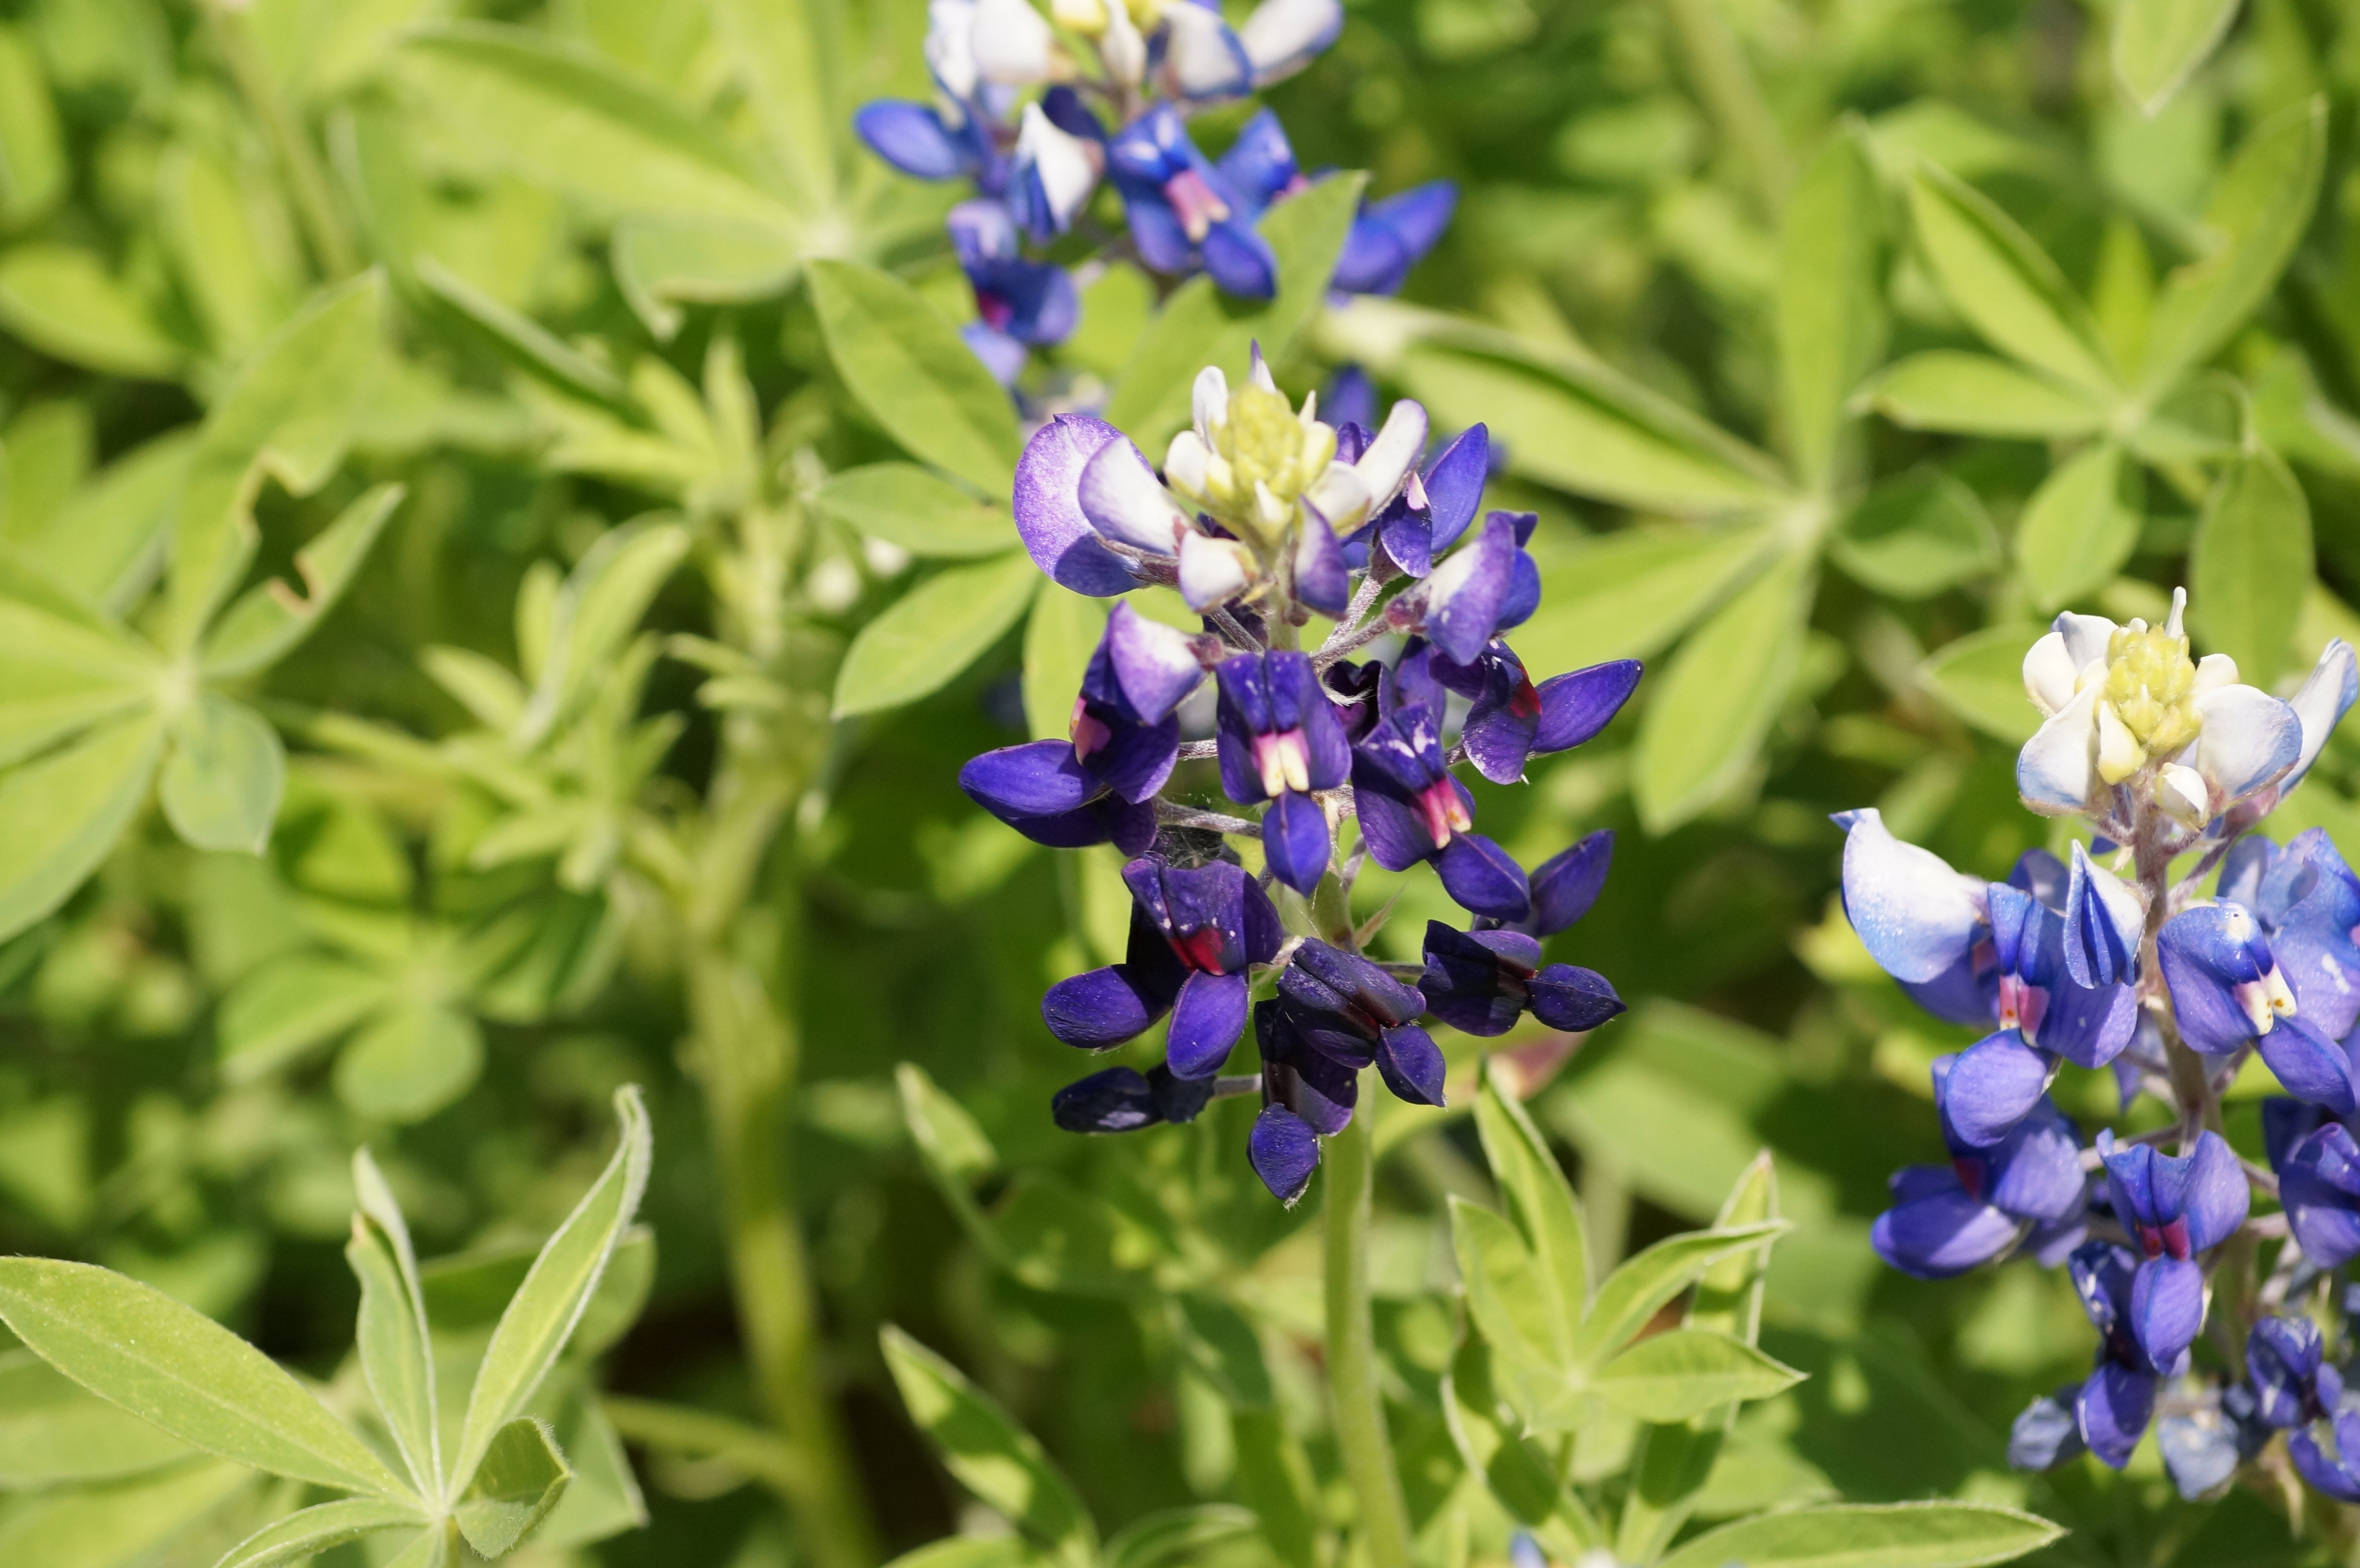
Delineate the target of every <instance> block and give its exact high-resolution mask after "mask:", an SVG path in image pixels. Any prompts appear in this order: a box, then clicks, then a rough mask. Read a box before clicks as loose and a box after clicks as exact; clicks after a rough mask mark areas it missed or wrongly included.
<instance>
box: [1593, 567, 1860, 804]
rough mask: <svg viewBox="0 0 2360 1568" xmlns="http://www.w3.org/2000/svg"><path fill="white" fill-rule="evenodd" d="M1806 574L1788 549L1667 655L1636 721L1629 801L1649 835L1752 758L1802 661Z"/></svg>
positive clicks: (1718, 789) (1726, 784)
mask: <svg viewBox="0 0 2360 1568" xmlns="http://www.w3.org/2000/svg"><path fill="white" fill-rule="evenodd" d="M1816 575H1817V574H1816V572H1814V571H1813V570H1812V563H1811V560H1810V557H1809V556H1808V554H1807V553H1804V552H1801V551H1797V552H1795V553H1792V554H1789V555H1787V556H1786V557H1784V558H1782V559H1781V560H1780V561H1777V562H1776V563H1775V565H1773V566H1772V567H1771V568H1770V570H1769V571H1767V572H1764V573H1763V574H1762V575H1761V576H1760V577H1758V578H1756V579H1755V580H1754V583H1752V584H1751V585H1750V586H1749V587H1747V588H1746V589H1745V591H1744V592H1743V593H1740V594H1738V595H1737V597H1736V598H1734V599H1732V600H1731V601H1730V602H1729V603H1728V604H1724V605H1723V606H1721V609H1719V610H1717V611H1715V612H1714V613H1713V615H1712V618H1711V619H1710V620H1709V621H1707V622H1705V624H1704V625H1703V626H1701V627H1699V628H1698V629H1697V630H1696V631H1695V632H1693V633H1691V634H1690V635H1689V637H1688V640H1687V641H1686V642H1684V643H1682V644H1681V645H1680V650H1679V652H1677V653H1676V654H1674V655H1673V656H1672V662H1671V667H1670V668H1669V669H1668V670H1666V671H1665V672H1664V674H1663V676H1662V678H1661V683H1660V684H1659V685H1657V686H1656V688H1655V693H1654V694H1653V696H1651V697H1650V698H1649V699H1648V702H1647V706H1646V710H1645V712H1644V713H1642V714H1641V715H1640V719H1639V742H1638V746H1637V749H1636V755H1635V757H1634V758H1633V768H1632V789H1631V793H1632V798H1633V803H1634V804H1635V805H1636V806H1637V807H1638V808H1639V820H1640V822H1643V823H1644V824H1645V826H1646V829H1647V831H1648V832H1649V833H1668V832H1670V831H1671V830H1672V829H1673V828H1676V827H1677V826H1679V825H1680V824H1681V823H1683V822H1688V821H1689V820H1690V819H1692V818H1694V817H1695V816H1697V815H1698V814H1699V812H1701V811H1704V810H1705V809H1706V808H1707V807H1709V806H1710V805H1711V804H1712V803H1713V802H1714V801H1716V800H1720V799H1721V797H1722V796H1723V795H1726V794H1727V793H1728V792H1729V791H1730V790H1731V789H1733V788H1735V787H1736V785H1737V783H1738V781H1739V780H1740V779H1743V777H1744V775H1745V770H1746V769H1747V768H1751V767H1752V766H1753V764H1754V756H1755V754H1756V753H1757V752H1759V751H1760V750H1761V748H1762V742H1763V739H1764V737H1765V736H1766V735H1769V733H1770V726H1771V724H1774V723H1775V721H1776V720H1777V717H1778V712H1779V709H1780V708H1781V707H1782V706H1783V705H1784V704H1785V702H1786V691H1787V688H1788V687H1789V686H1791V685H1792V684H1793V683H1794V680H1795V671H1796V669H1797V667H1798V665H1799V664H1800V663H1801V660H1802V654H1803V633H1804V630H1805V628H1806V626H1807V624H1808V615H1809V614H1810V607H1811V588H1812V583H1813V581H1814V579H1815V577H1816Z"/></svg>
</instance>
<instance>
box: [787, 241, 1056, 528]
mask: <svg viewBox="0 0 2360 1568" xmlns="http://www.w3.org/2000/svg"><path fill="white" fill-rule="evenodd" d="M811 291H812V305H813V308H814V310H817V311H818V313H819V321H820V327H821V329H822V330H823V331H824V332H826V334H827V346H828V353H829V354H830V355H831V356H832V357H833V358H834V359H835V361H836V373H837V374H838V375H840V376H843V377H844V381H845V385H846V386H847V387H850V388H851V389H852V393H853V395H854V396H855V397H858V398H859V399H860V406H861V407H862V408H865V409H867V410H868V413H869V418H871V419H875V420H876V421H877V423H878V424H879V425H880V427H882V428H883V429H884V430H885V431H886V433H887V434H889V435H890V436H891V437H892V438H893V439H894V440H895V441H900V442H901V445H902V447H903V448H904V449H906V450H907V451H908V452H910V453H911V455H912V456H913V457H918V458H922V459H923V460H924V461H926V462H928V463H933V464H934V466H935V467H937V468H939V469H941V470H943V471H944V472H945V473H946V474H953V475H955V476H956V477H958V478H960V479H964V480H966V481H967V483H968V484H970V485H974V486H975V487H976V488H977V489H978V490H980V491H982V492H983V493H984V494H985V495H993V496H998V495H1007V494H1008V493H1009V487H1010V486H1011V485H1012V484H1013V483H1014V482H1015V477H1016V454H1017V452H1018V451H1019V449H1020V447H1021V444H1022V443H1021V442H1020V441H1019V440H1018V437H1017V431H1016V410H1015V408H1013V407H1012V406H1011V404H1010V402H1009V400H1008V394H1007V392H1006V391H1004V390H1003V389H1002V388H1001V387H1000V383H998V382H997V381H994V380H993V379H992V378H991V372H989V371H988V370H986V369H985V368H984V367H983V361H981V360H979V359H978V358H976V356H975V351H974V350H972V349H970V348H968V347H967V343H966V341H965V340H964V339H962V338H961V337H960V336H959V335H958V332H957V330H956V329H955V328H954V327H953V326H952V325H951V324H950V322H948V321H945V320H944V319H943V316H942V312H940V311H939V310H935V309H934V307H933V306H932V305H930V304H928V303H927V302H926V301H925V299H923V297H922V296H921V295H920V294H919V293H918V291H917V290H916V289H912V288H911V287H910V286H909V285H908V284H906V283H904V282H902V281H901V279H900V278H896V277H894V276H893V275H892V274H890V273H888V272H880V271H878V270H877V269H876V268H875V267H862V266H859V265H858V264H857V263H854V262H848V261H825V262H819V263H816V264H815V265H814V266H813V267H812V269H811Z"/></svg>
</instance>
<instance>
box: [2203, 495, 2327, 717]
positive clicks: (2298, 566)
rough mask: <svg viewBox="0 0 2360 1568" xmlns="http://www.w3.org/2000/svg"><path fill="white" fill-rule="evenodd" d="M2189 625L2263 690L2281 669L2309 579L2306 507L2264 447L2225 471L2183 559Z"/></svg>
mask: <svg viewBox="0 0 2360 1568" xmlns="http://www.w3.org/2000/svg"><path fill="white" fill-rule="evenodd" d="M2188 577H2189V584H2188V586H2189V594H2188V606H2189V613H2190V615H2191V619H2192V621H2193V625H2192V626H2191V630H2192V631H2194V632H2195V634H2196V636H2197V637H2199V638H2200V639H2202V643H2203V645H2204V647H2206V648H2209V649H2211V650H2212V651H2213V652H2215V653H2225V654H2227V655H2229V656H2230V657H2231V658H2232V659H2235V660H2236V661H2237V675H2238V679H2240V680H2242V681H2246V682H2248V683H2249V684H2252V685H2255V686H2258V687H2260V688H2261V689H2262V690H2263V691H2270V690H2272V689H2274V688H2275V687H2276V686H2277V684H2278V676H2279V673H2280V672H2281V671H2282V670H2284V669H2285V666H2286V663H2287V655H2288V643H2289V638H2288V637H2287V635H2286V632H2287V627H2289V626H2292V625H2294V624H2295V622H2296V621H2297V620H2298V619H2299V618H2300V616H2301V614H2302V606H2303V601H2304V600H2305V599H2306V598H2307V597H2309V595H2310V593H2311V506H2310V503H2309V502H2307V501H2306V500H2304V498H2303V494H2302V486H2301V485H2299V484H2297V483H2296V482H2295V477H2294V474H2292V473H2291V472H2290V471H2289V469H2288V468H2287V465H2286V464H2285V463H2282V462H2280V461H2279V460H2278V456H2277V455H2276V454H2275V453H2273V452H2269V451H2267V449H2263V450H2257V451H2255V452H2250V453H2248V454H2247V455H2246V456H2245V457H2244V458H2241V459H2240V460H2238V461H2237V462H2235V463H2231V464H2230V465H2229V466H2228V467H2227V468H2226V469H2224V470H2223V471H2222V474H2221V477H2220V479H2219V480H2218V481H2217V482H2216V483H2215V484H2214V485H2213V486H2212V495H2209V496H2207V497H2206V499H2205V503H2204V515H2203V517H2202V518H2201V519H2200V520H2199V521H2198V523H2197V525H2196V539H2195V542H2194V543H2193V544H2192V545H2191V547H2190V550H2189V560H2188Z"/></svg>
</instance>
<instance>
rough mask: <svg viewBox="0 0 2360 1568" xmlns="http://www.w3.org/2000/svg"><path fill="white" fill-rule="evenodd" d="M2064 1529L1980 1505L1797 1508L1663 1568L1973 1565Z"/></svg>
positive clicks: (1689, 1551)
mask: <svg viewBox="0 0 2360 1568" xmlns="http://www.w3.org/2000/svg"><path fill="white" fill-rule="evenodd" d="M2064 1533H2065V1532H2064V1531H2063V1530H2060V1529H2059V1528H2058V1527H2057V1526H2055V1525H2053V1524H2050V1523H2049V1521H2048V1520H2047V1519H2038V1518H2036V1517H2035V1516H2033V1515H2031V1514H2027V1513H2019V1512H2018V1511H2016V1509H2014V1508H1994V1507H1990V1506H1988V1505H1985V1504H1978V1503H1896V1504H1891V1505H1888V1506H1885V1507H1862V1506H1848V1507H1837V1508H1797V1510H1795V1511H1794V1512H1792V1513H1785V1514H1770V1515H1766V1516H1765V1517H1764V1518H1761V1519H1744V1520H1741V1521H1740V1522H1738V1523H1736V1524H1730V1525H1723V1526H1721V1528H1720V1529H1719V1530H1708V1531H1706V1532H1705V1533H1704V1534H1703V1535H1700V1536H1699V1537H1697V1538H1696V1539H1695V1540H1694V1541H1689V1542H1688V1544H1687V1545H1685V1546H1683V1547H1681V1548H1680V1549H1679V1550H1678V1551H1677V1552H1673V1553H1672V1554H1671V1555H1670V1556H1669V1557H1666V1558H1665V1559H1664V1561H1663V1563H1662V1564H1660V1568H1721V1564H1723V1563H1731V1562H1743V1563H1747V1564H1749V1565H1751V1568H1972V1565H1974V1564H1978V1563H2005V1562H2007V1561H2009V1560H2010V1559H2012V1558H2016V1557H2021V1556H2023V1555H2024V1554H2025V1553H2026V1552H2035V1551H2038V1550H2039V1549H2040V1548H2041V1547H2043V1546H2046V1545H2048V1544H2049V1542H2050V1541H2055V1540H2056V1539H2057V1538H2058V1537H2059V1536H2060V1535H2062V1534H2064Z"/></svg>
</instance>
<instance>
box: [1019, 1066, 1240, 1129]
mask: <svg viewBox="0 0 2360 1568" xmlns="http://www.w3.org/2000/svg"><path fill="white" fill-rule="evenodd" d="M1213 1088H1214V1080H1212V1079H1210V1078H1182V1077H1178V1076H1176V1075H1175V1073H1173V1071H1172V1069H1171V1068H1169V1067H1167V1066H1164V1065H1163V1064H1162V1063H1158V1064H1157V1065H1156V1066H1154V1067H1153V1068H1151V1069H1149V1070H1148V1071H1147V1072H1145V1073H1141V1072H1140V1071H1139V1070H1138V1069H1137V1068H1133V1067H1109V1068H1108V1069H1107V1070H1106V1071H1105V1072H1103V1073H1091V1074H1090V1075H1089V1076H1088V1077H1087V1078H1083V1079H1080V1080H1077V1081H1076V1082H1075V1083H1068V1084H1066V1085H1065V1087H1064V1088H1062V1089H1060V1090H1058V1091H1057V1093H1056V1094H1055V1095H1054V1096H1053V1097H1052V1098H1051V1099H1050V1101H1049V1115H1050V1116H1051V1117H1052V1118H1054V1120H1055V1122H1056V1124H1057V1125H1058V1126H1059V1127H1063V1128H1064V1129H1065V1131H1067V1132H1105V1133H1114V1132H1137V1131H1138V1130H1139V1129H1141V1128H1142V1127H1154V1126H1157V1125H1158V1124H1160V1123H1163V1122H1193V1121H1195V1120H1196V1117H1197V1115H1198V1114H1199V1113H1200V1112H1202V1111H1203V1110H1204V1108H1205V1107H1206V1106H1207V1105H1210V1104H1211V1103H1212V1099H1213Z"/></svg>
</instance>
